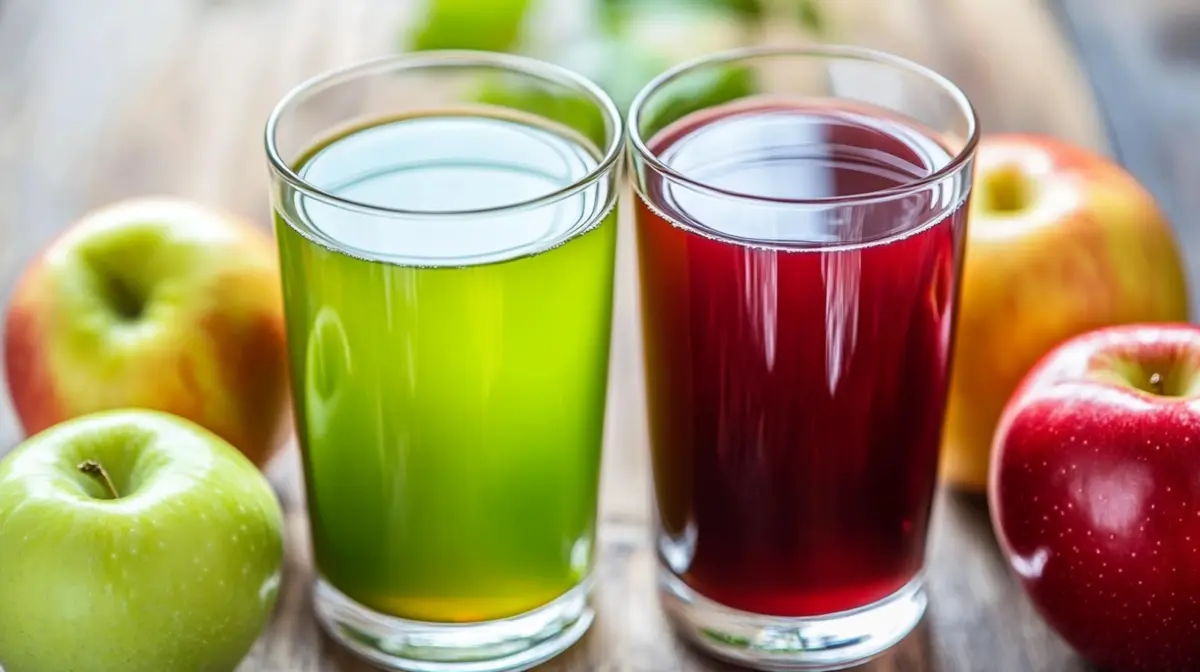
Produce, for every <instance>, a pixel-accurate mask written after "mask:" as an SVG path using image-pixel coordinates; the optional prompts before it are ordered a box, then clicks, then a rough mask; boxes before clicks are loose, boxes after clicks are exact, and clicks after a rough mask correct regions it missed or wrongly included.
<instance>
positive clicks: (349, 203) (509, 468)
mask: <svg viewBox="0 0 1200 672" xmlns="http://www.w3.org/2000/svg"><path fill="white" fill-rule="evenodd" d="M622 143H623V130H622V120H621V117H620V115H619V113H618V111H617V110H616V108H615V107H614V105H613V103H612V101H611V100H610V99H609V98H608V96H606V95H605V94H604V93H603V92H602V91H601V90H600V89H599V88H598V87H597V86H595V85H594V84H592V83H591V82H589V81H587V80H585V79H584V78H582V77H580V76H578V75H576V74H573V73H571V72H569V71H567V70H564V69H562V68H559V67H556V66H554V65H551V64H548V63H544V62H540V61H537V60H532V59H529V58H524V57H518V56H513V55H503V54H493V53H479V52H459V51H453V52H443V51H430V52H422V53H415V54H408V55H401V56H395V57H389V58H385V59H381V60H374V61H370V62H366V63H360V64H357V65H354V66H352V67H349V68H346V69H342V70H339V71H336V72H331V73H328V74H324V75H321V76H319V77H316V78H315V79H311V80H309V81H307V82H305V83H303V84H302V85H300V86H299V87H298V88H296V89H294V90H292V91H291V92H290V93H288V94H287V95H286V96H285V97H284V98H283V100H282V101H281V102H279V104H278V106H277V107H276V108H275V110H274V111H273V112H272V114H271V116H270V119H269V120H268V123H267V127H266V149H267V155H268V157H269V163H270V169H271V174H272V178H273V182H272V203H273V207H274V216H275V230H276V235H277V238H278V245H279V254H280V264H281V269H282V282H283V291H284V303H285V306H284V307H285V313H286V321H287V340H288V352H289V358H290V372H291V380H292V397H293V410H294V415H295V425H296V430H297V433H298V437H299V444H300V450H301V454H302V457H303V470H304V484H305V492H306V500H307V505H308V512H309V523H310V530H311V533H312V550H313V555H314V558H315V563H316V570H317V578H316V581H315V587H314V603H315V604H314V606H315V611H316V615H317V618H318V619H319V621H320V623H321V625H322V626H323V627H324V628H325V629H326V630H327V631H328V632H329V633H330V634H331V635H332V636H333V637H334V638H335V639H337V640H338V641H340V642H341V643H342V644H343V645H345V646H346V647H348V648H349V649H351V650H352V651H354V652H356V653H358V654H359V655H361V656H363V657H365V658H367V659H369V660H371V661H374V662H375V663H378V664H381V665H384V666H391V667H397V668H403V669H406V670H418V671H419V670H429V671H434V670H437V671H439V672H446V671H453V670H471V671H472V672H484V671H487V670H503V669H512V668H524V667H526V666H529V665H532V664H534V663H536V662H538V661H541V660H545V659H547V658H549V657H552V656H554V655H556V654H557V653H559V652H561V651H562V650H563V649H565V648H566V647H568V646H569V645H570V644H571V643H572V642H574V641H575V640H577V639H578V638H579V637H580V636H581V635H582V634H583V632H584V631H585V630H586V629H587V628H588V626H589V624H590V623H591V621H592V618H593V613H592V610H591V608H590V606H589V591H590V585H591V584H590V577H591V572H592V568H593V564H594V563H593V559H594V557H595V543H594V538H595V527H596V507H597V490H598V480H599V467H600V454H601V443H602V434H603V429H602V428H603V424H604V414H605V394H606V387H607V374H608V357H609V338H610V324H611V315H612V292H613V260H614V254H615V240H616V222H615V214H614V207H613V206H614V202H615V200H616V197H617V189H618V186H619V185H618V182H617V180H618V175H617V173H618V165H619V163H620V162H619V161H618V159H619V158H620V156H621V147H622Z"/></svg>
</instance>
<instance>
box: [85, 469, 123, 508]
mask: <svg viewBox="0 0 1200 672" xmlns="http://www.w3.org/2000/svg"><path fill="white" fill-rule="evenodd" d="M78 469H79V470H80V471H82V472H83V473H85V474H87V475H88V476H91V477H92V478H95V479H96V480H98V481H100V483H101V485H103V486H104V489H105V490H108V494H110V495H112V498H113V499H120V498H121V495H120V494H119V493H118V492H117V486H115V485H113V482H112V479H111V478H109V477H108V472H107V471H105V470H104V467H102V466H100V463H99V462H97V461H95V460H84V461H83V462H80V463H79V467H78Z"/></svg>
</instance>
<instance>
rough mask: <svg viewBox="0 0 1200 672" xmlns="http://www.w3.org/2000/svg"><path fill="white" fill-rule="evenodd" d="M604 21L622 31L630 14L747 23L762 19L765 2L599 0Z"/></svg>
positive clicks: (729, 0) (755, 0) (611, 27)
mask: <svg viewBox="0 0 1200 672" xmlns="http://www.w3.org/2000/svg"><path fill="white" fill-rule="evenodd" d="M599 6H600V12H601V17H602V19H603V21H604V22H605V23H606V24H607V26H608V27H609V28H610V29H612V30H619V28H620V26H621V25H623V24H624V23H625V22H626V21H627V20H628V18H629V15H630V14H634V13H638V12H645V11H647V10H651V11H656V12H676V11H678V12H695V11H704V12H720V13H724V14H728V15H729V16H731V17H734V18H736V19H739V20H741V21H745V22H754V21H758V20H760V19H762V17H763V14H764V8H763V2H762V0H599Z"/></svg>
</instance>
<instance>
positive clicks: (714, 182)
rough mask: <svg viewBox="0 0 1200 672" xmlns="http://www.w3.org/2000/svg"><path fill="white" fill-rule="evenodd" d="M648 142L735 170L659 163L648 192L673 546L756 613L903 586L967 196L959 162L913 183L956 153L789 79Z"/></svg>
mask: <svg viewBox="0 0 1200 672" xmlns="http://www.w3.org/2000/svg"><path fill="white" fill-rule="evenodd" d="M648 146H649V149H650V151H651V152H652V153H653V154H654V155H655V156H657V157H658V158H659V160H660V161H661V162H662V163H663V164H665V165H666V166H668V167H670V168H671V169H673V170H674V171H677V172H678V173H679V174H682V175H684V176H686V177H687V178H689V179H691V180H694V181H696V182H699V183H702V184H703V185H705V186H707V187H711V188H713V189H715V190H720V191H722V192H725V193H718V192H717V191H714V190H706V189H702V188H695V186H694V185H693V186H690V187H689V186H688V185H687V184H685V183H684V182H681V181H679V180H674V179H670V178H666V177H664V176H663V175H662V173H661V172H658V171H655V170H654V169H652V168H651V169H647V171H646V176H645V177H643V178H642V180H641V186H640V192H641V194H640V195H641V196H642V199H640V200H639V201H638V203H637V228H638V245H639V254H640V267H641V283H642V304H643V306H642V310H643V323H644V338H645V341H644V342H645V355H646V377H647V389H648V395H649V412H650V430H651V444H652V453H653V467H654V485H655V494H656V505H657V512H658V527H659V529H658V537H659V538H658V546H659V554H660V560H661V562H662V564H663V565H664V566H665V567H667V568H669V569H670V571H672V572H673V573H674V574H675V575H676V576H678V577H679V578H680V579H681V580H682V581H683V582H684V583H686V584H687V585H688V586H690V587H691V588H692V589H694V590H695V591H697V592H699V593H700V594H701V595H704V596H705V597H707V598H709V599H711V600H715V601H716V602H719V603H721V604H724V605H726V606H728V607H732V608H735V609H740V610H743V611H748V612H753V613H758V614H769V615H779V616H816V615H826V614H831V613H835V612H840V611H844V610H848V609H854V608H857V607H863V606H866V605H869V604H871V603H874V602H876V601H878V600H881V599H883V598H886V597H888V596H889V595H891V594H892V593H895V592H896V591H898V590H900V589H901V588H903V587H904V586H905V585H906V584H907V583H908V582H909V581H910V580H912V579H914V578H915V577H916V576H917V575H918V573H919V572H920V571H921V568H922V565H923V559H924V549H925V537H926V531H927V527H928V520H929V513H930V507H931V502H932V498H933V491H934V484H935V479H936V473H937V468H936V467H937V456H938V443H939V438H940V434H941V426H942V419H943V414H944V411H945V405H946V392H947V384H948V381H949V376H948V374H949V371H948V367H949V355H950V352H951V341H952V338H953V329H954V312H955V309H956V298H955V297H957V294H958V292H957V291H956V285H957V283H958V281H959V269H960V267H961V264H960V259H961V251H962V244H963V240H964V233H965V231H964V226H965V221H964V220H965V210H966V208H965V203H955V202H954V201H953V200H952V199H953V198H954V197H953V196H952V194H954V193H958V194H962V193H966V190H965V189H961V188H960V189H959V190H958V191H957V192H956V191H954V190H953V189H951V188H950V186H949V185H947V184H944V181H941V182H943V183H942V184H939V183H938V181H935V182H931V183H929V184H927V185H924V186H921V187H920V188H917V189H899V188H900V187H904V186H905V185H912V184H913V183H914V181H916V180H919V179H921V178H925V177H928V176H930V175H932V174H934V173H935V172H936V171H937V170H938V169H940V168H942V167H944V166H945V165H946V164H947V163H949V162H950V160H951V153H950V152H949V151H948V150H947V149H946V148H945V146H944V145H943V144H940V143H939V142H938V141H937V140H935V139H934V136H933V135H932V134H931V133H930V132H928V131H923V130H922V129H920V128H919V127H917V126H915V125H913V124H910V123H907V122H905V121H903V120H901V119H899V118H896V117H889V116H886V115H884V114H882V113H880V112H876V111H874V110H872V109H867V108H850V107H833V106H828V105H819V104H815V103H814V104H811V105H810V104H795V103H786V102H783V103H781V102H778V101H769V100H759V101H750V102H747V101H741V102H739V103H735V104H731V105H727V106H724V107H718V108H714V109H709V110H706V111H703V112H699V113H695V114H693V115H691V116H688V117H685V118H683V119H682V120H680V121H678V122H676V123H675V124H673V125H672V126H670V127H668V128H666V129H664V130H663V131H661V132H660V133H658V135H657V136H655V137H654V138H653V139H652V140H651V141H650V142H649V143H648ZM888 190H892V191H888ZM733 194H740V196H735V195H733ZM867 194H870V195H871V197H870V198H869V199H867V200H866V201H861V202H859V201H856V202H854V203H849V202H846V201H845V200H843V201H834V200H823V201H821V202H813V201H811V200H810V199H831V198H835V197H852V196H865V195H867ZM750 197H753V198H750ZM797 200H806V201H807V202H806V203H798V202H796V201H797ZM647 203H649V204H650V205H647Z"/></svg>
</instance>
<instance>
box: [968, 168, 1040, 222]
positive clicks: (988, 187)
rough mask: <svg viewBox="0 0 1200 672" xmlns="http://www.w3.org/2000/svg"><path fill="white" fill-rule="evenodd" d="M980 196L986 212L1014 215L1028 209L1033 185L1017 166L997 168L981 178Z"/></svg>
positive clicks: (1031, 198)
mask: <svg viewBox="0 0 1200 672" xmlns="http://www.w3.org/2000/svg"><path fill="white" fill-rule="evenodd" d="M980 191H981V192H982V194H981V196H982V197H983V199H984V204H985V207H986V208H987V210H989V211H991V212H994V213H1016V212H1020V211H1022V210H1024V209H1025V208H1027V207H1029V203H1030V201H1031V200H1033V193H1032V192H1033V185H1031V184H1030V182H1029V178H1027V177H1026V176H1025V174H1024V173H1023V172H1022V170H1021V167H1020V166H1017V165H1006V166H999V167H997V168H995V169H993V170H991V171H989V172H987V173H986V174H984V176H983V189H981V190H980Z"/></svg>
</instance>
